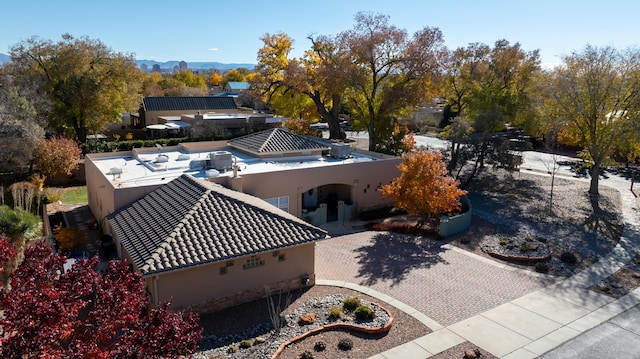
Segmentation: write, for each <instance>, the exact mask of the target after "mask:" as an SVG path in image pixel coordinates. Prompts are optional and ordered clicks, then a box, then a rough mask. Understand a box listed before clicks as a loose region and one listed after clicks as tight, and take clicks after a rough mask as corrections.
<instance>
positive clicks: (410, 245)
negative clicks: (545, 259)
mask: <svg viewBox="0 0 640 359" xmlns="http://www.w3.org/2000/svg"><path fill="white" fill-rule="evenodd" d="M316 275H317V276H318V278H322V279H334V280H341V281H348V282H352V283H356V284H360V285H363V286H367V287H370V288H373V289H376V290H378V291H380V292H382V293H385V294H387V295H390V296H392V297H394V298H396V299H398V300H400V301H402V302H404V303H406V304H408V305H410V306H412V307H414V308H416V309H417V310H419V311H421V312H422V313H424V314H425V315H427V316H429V317H430V318H432V319H433V320H435V321H437V322H438V323H440V324H441V325H443V326H447V325H450V324H453V323H456V322H458V321H461V320H463V319H466V318H469V317H472V316H474V315H477V314H480V313H482V312H484V311H486V310H488V309H491V308H494V307H496V306H498V305H501V304H504V303H507V302H509V301H511V300H513V299H516V298H518V297H521V296H523V295H525V294H527V293H530V292H533V291H535V290H536V289H539V288H542V287H544V286H546V285H548V284H550V283H551V282H550V281H549V280H548V279H542V278H538V277H534V276H531V275H528V274H524V273H520V272H516V271H510V270H507V269H504V268H500V267H498V266H495V265H491V264H489V263H486V262H484V261H481V260H479V259H476V258H473V257H470V256H468V255H465V254H464V253H460V252H458V251H454V250H450V249H444V248H441V242H436V241H433V240H430V239H426V238H421V237H413V236H405V235H399V234H394V233H387V232H361V233H355V234H350V235H345V236H340V237H335V238H331V239H328V240H325V241H321V242H319V243H318V244H317V249H316Z"/></svg>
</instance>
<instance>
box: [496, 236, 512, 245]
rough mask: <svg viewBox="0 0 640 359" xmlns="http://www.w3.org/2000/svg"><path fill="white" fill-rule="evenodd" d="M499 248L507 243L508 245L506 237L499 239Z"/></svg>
mask: <svg viewBox="0 0 640 359" xmlns="http://www.w3.org/2000/svg"><path fill="white" fill-rule="evenodd" d="M498 243H500V245H501V246H506V245H507V243H509V240H508V239H507V237H500V240H499V242H498Z"/></svg>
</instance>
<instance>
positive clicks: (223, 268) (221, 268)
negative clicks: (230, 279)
mask: <svg viewBox="0 0 640 359" xmlns="http://www.w3.org/2000/svg"><path fill="white" fill-rule="evenodd" d="M225 274H227V267H226V266H223V267H220V275H225Z"/></svg>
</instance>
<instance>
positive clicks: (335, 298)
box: [194, 294, 393, 359]
mask: <svg viewBox="0 0 640 359" xmlns="http://www.w3.org/2000/svg"><path fill="white" fill-rule="evenodd" d="M345 298H347V296H346V295H343V294H334V295H329V296H326V297H320V298H314V299H312V300H310V301H308V302H305V303H304V304H302V305H300V306H298V307H297V308H296V309H295V310H293V311H292V312H290V313H289V314H287V315H286V316H285V319H286V325H285V326H284V327H283V328H282V329H281V330H280V333H276V332H275V331H274V330H273V326H272V325H271V324H267V323H265V324H261V325H259V326H256V327H255V328H249V329H247V330H245V331H244V332H243V333H242V334H241V335H234V336H225V337H216V336H209V337H206V338H204V339H203V341H204V342H206V344H207V347H209V348H212V349H209V350H206V351H201V352H199V353H197V354H196V355H194V358H211V357H214V358H217V357H221V358H230V359H232V358H247V357H251V358H272V359H274V358H277V357H278V356H279V355H280V353H281V352H282V351H284V350H285V348H286V347H287V346H288V345H290V344H292V343H295V342H298V341H301V340H303V339H305V338H307V337H309V336H311V335H314V334H318V333H320V332H322V331H326V330H336V329H344V330H348V331H355V332H360V333H368V334H382V333H387V332H388V331H389V330H390V329H391V326H392V325H393V316H392V315H391V313H389V311H388V310H387V309H385V308H383V307H382V306H380V305H378V304H376V303H371V302H368V301H365V300H361V304H363V305H367V306H369V307H371V309H373V312H374V313H375V317H374V318H373V319H371V320H366V321H358V320H355V318H354V315H353V313H345V314H344V315H342V316H341V317H340V318H333V317H331V316H330V315H329V310H330V308H331V307H340V308H342V301H343V300H344V299H345ZM265 310H267V308H265ZM310 313H313V314H315V320H314V321H313V323H311V324H301V323H299V320H300V318H301V317H303V316H305V317H307V318H308V317H309V316H306V315H307V314H310ZM258 337H259V338H260V342H261V343H255V344H254V345H253V346H251V347H250V348H245V349H242V348H240V349H238V350H237V352H233V353H230V352H228V348H229V347H230V346H233V347H235V348H239V347H240V342H241V341H243V340H245V341H246V340H250V341H254V342H255V338H258ZM230 339H232V340H230ZM263 339H264V342H262V340H263Z"/></svg>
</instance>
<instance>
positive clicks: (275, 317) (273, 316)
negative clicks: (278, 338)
mask: <svg viewBox="0 0 640 359" xmlns="http://www.w3.org/2000/svg"><path fill="white" fill-rule="evenodd" d="M265 290H266V292H267V309H268V310H269V319H270V320H271V324H272V325H273V330H274V331H275V332H276V334H279V333H280V330H282V327H284V326H285V325H286V324H287V319H286V318H285V317H284V316H283V315H282V311H283V309H284V308H286V307H288V306H289V304H291V293H287V295H286V298H285V302H284V306H283V305H282V304H283V303H282V293H279V294H278V303H277V304H276V302H275V300H274V299H273V296H272V295H271V290H269V287H265Z"/></svg>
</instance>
